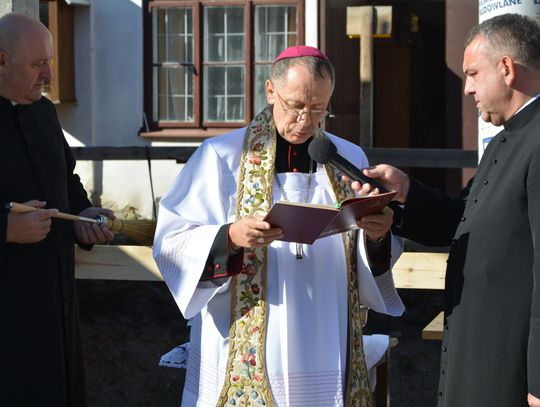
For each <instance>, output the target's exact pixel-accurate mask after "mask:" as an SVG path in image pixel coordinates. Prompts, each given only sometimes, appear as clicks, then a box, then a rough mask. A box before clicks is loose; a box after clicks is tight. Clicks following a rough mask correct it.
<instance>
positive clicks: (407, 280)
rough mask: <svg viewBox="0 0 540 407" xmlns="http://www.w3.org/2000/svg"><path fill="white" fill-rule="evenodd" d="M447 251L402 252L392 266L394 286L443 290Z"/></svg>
mask: <svg viewBox="0 0 540 407" xmlns="http://www.w3.org/2000/svg"><path fill="white" fill-rule="evenodd" d="M447 259H448V253H416V252H405V253H403V254H402V255H401V256H400V258H399V259H398V261H397V262H396V264H395V265H394V268H393V269H392V274H393V276H394V284H395V286H396V288H416V289H418V288H419V289H426V290H443V289H444V279H445V275H446V260H447Z"/></svg>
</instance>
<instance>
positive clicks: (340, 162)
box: [308, 137, 409, 203]
mask: <svg viewBox="0 0 540 407" xmlns="http://www.w3.org/2000/svg"><path fill="white" fill-rule="evenodd" d="M308 153H309V156H310V157H311V158H312V159H313V160H315V161H317V162H318V163H321V164H330V165H331V166H332V167H334V168H336V169H337V170H339V171H341V172H342V173H343V174H344V175H346V176H348V177H349V178H351V180H357V181H359V182H361V183H363V184H369V185H371V187H373V188H378V189H379V192H380V193H385V192H388V191H389V190H392V191H397V195H396V197H395V200H396V201H398V202H401V203H404V202H405V201H406V199H407V194H408V192H409V177H408V176H407V175H406V174H405V173H404V172H402V171H400V170H398V169H397V168H394V167H392V166H390V165H386V164H381V165H377V166H375V167H373V168H366V169H364V170H361V169H359V168H357V167H356V166H355V165H354V164H353V163H351V162H350V161H348V160H347V159H346V158H344V157H342V156H341V155H339V154H338V153H337V148H336V146H335V144H334V143H332V141H331V140H330V139H329V138H328V137H316V138H314V139H313V140H312V141H311V143H310V144H309V147H308ZM375 178H377V179H375ZM381 180H382V182H381ZM383 184H384V185H383Z"/></svg>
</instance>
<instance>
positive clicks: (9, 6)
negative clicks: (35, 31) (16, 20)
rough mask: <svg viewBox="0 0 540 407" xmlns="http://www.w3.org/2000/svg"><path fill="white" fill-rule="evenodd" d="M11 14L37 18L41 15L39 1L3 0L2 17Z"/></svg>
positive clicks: (0, 14)
mask: <svg viewBox="0 0 540 407" xmlns="http://www.w3.org/2000/svg"><path fill="white" fill-rule="evenodd" d="M11 12H15V13H20V14H26V15H27V16H31V17H37V16H38V15H39V8H38V0H1V1H0V16H3V15H4V14H7V13H11Z"/></svg>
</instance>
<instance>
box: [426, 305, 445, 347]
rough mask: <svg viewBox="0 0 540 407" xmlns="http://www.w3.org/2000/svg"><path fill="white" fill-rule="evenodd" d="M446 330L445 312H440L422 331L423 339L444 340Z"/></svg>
mask: <svg viewBox="0 0 540 407" xmlns="http://www.w3.org/2000/svg"><path fill="white" fill-rule="evenodd" d="M443 329H444V312H442V311H441V312H440V313H439V315H437V316H436V317H435V318H434V319H433V320H432V321H431V322H430V323H429V324H427V326H426V327H425V328H424V329H423V330H422V339H432V340H439V341H440V340H442V338H443Z"/></svg>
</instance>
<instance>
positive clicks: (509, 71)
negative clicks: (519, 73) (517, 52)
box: [500, 55, 516, 86]
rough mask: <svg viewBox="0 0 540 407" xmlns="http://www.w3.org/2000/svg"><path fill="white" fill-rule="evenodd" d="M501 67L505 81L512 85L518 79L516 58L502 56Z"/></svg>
mask: <svg viewBox="0 0 540 407" xmlns="http://www.w3.org/2000/svg"><path fill="white" fill-rule="evenodd" d="M500 64H501V69H502V74H503V76H504V82H505V83H506V85H507V86H512V85H513V84H514V81H515V80H516V64H515V62H514V60H513V59H512V58H511V57H509V56H507V55H505V56H503V57H502V58H501V62H500Z"/></svg>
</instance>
